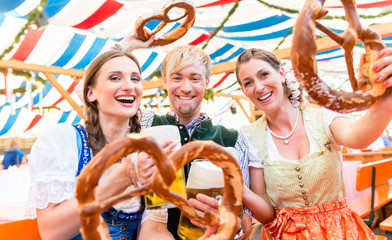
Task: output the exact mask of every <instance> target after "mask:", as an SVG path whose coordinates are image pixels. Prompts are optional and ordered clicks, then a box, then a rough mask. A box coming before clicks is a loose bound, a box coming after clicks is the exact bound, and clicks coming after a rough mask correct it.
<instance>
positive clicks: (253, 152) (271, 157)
mask: <svg viewBox="0 0 392 240" xmlns="http://www.w3.org/2000/svg"><path fill="white" fill-rule="evenodd" d="M322 114H323V118H324V125H325V130H326V133H327V136H328V139H329V140H330V141H331V142H333V143H335V144H336V140H335V138H334V136H333V135H332V132H331V129H330V128H329V126H330V125H331V123H332V121H333V120H334V119H335V118H337V117H347V118H351V119H353V117H352V114H341V113H337V112H334V111H331V110H329V109H326V108H323V109H322ZM304 123H305V129H306V134H307V136H308V139H309V144H310V152H309V154H312V153H315V152H317V151H320V150H321V146H320V145H319V144H318V143H317V141H316V140H315V139H314V138H313V137H312V135H310V131H309V129H308V127H307V126H306V122H304ZM240 134H242V135H243V137H244V139H245V141H246V142H247V144H248V158H249V167H255V168H264V165H263V163H262V161H261V159H260V157H259V154H258V152H257V149H256V148H255V146H254V145H253V143H252V141H251V138H250V134H249V130H248V126H247V125H244V126H242V127H241V129H240ZM266 144H267V149H268V154H267V161H276V160H287V159H285V158H284V157H282V156H281V154H280V153H279V151H278V149H277V147H276V145H275V142H274V140H273V138H272V135H271V131H270V129H269V128H267V131H266ZM336 145H337V146H338V144H336ZM287 161H293V160H287Z"/></svg>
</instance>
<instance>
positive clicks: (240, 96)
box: [214, 92, 248, 100]
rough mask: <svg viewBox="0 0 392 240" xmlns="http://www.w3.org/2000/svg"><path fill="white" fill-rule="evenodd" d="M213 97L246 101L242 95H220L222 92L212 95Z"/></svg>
mask: <svg viewBox="0 0 392 240" xmlns="http://www.w3.org/2000/svg"><path fill="white" fill-rule="evenodd" d="M214 95H215V96H217V97H228V98H234V99H245V100H248V98H247V97H245V96H244V95H237V94H228V93H222V92H216V93H214Z"/></svg>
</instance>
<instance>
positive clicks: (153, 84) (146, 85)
mask: <svg viewBox="0 0 392 240" xmlns="http://www.w3.org/2000/svg"><path fill="white" fill-rule="evenodd" d="M142 85H143V90H148V89H152V88H163V81H162V79H161V78H160V79H158V80H156V81H153V80H149V81H147V80H143V81H142Z"/></svg>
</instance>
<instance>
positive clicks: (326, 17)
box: [202, 0, 392, 49]
mask: <svg viewBox="0 0 392 240" xmlns="http://www.w3.org/2000/svg"><path fill="white" fill-rule="evenodd" d="M240 1H241V0H237V2H236V3H235V4H234V6H233V7H232V8H231V10H230V11H229V13H228V14H227V16H226V18H225V19H224V20H223V21H222V23H221V24H220V25H219V26H218V27H217V28H216V29H215V31H214V32H213V34H212V35H211V36H210V37H209V38H208V40H207V42H206V43H205V44H204V46H203V47H202V49H205V48H206V47H207V45H208V43H209V42H210V41H211V39H212V38H214V37H215V36H216V35H217V34H218V32H219V31H220V30H222V28H223V27H224V25H225V23H226V22H227V21H228V20H229V18H230V17H231V16H232V15H233V14H234V12H235V11H236V10H237V8H238V6H239V2H240ZM257 1H258V2H259V3H261V4H263V5H265V6H267V7H269V8H273V9H277V10H280V11H282V12H285V13H289V14H298V13H299V10H296V9H291V8H284V7H280V6H277V5H274V4H270V3H268V2H266V1H263V0H257ZM389 14H392V10H387V11H383V12H381V13H380V14H378V15H362V14H361V15H359V17H360V18H363V19H374V18H379V17H384V16H387V15H389ZM333 19H341V20H346V17H345V16H325V17H323V20H333ZM291 31H292V29H290V31H289V32H288V33H287V34H286V36H284V38H283V39H282V41H280V42H279V44H278V46H277V47H276V49H278V48H279V46H280V45H281V44H282V43H283V42H284V41H285V39H286V38H287V37H288V36H289V35H290V33H291Z"/></svg>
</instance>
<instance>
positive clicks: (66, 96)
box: [42, 72, 86, 120]
mask: <svg viewBox="0 0 392 240" xmlns="http://www.w3.org/2000/svg"><path fill="white" fill-rule="evenodd" d="M42 73H43V74H44V75H45V77H46V78H47V79H48V81H49V82H50V83H51V84H52V86H53V87H55V88H56V89H57V91H59V93H60V94H61V96H63V98H64V99H65V100H67V102H68V103H69V104H70V105H71V106H72V107H73V109H75V111H76V112H77V113H78V114H79V116H80V117H81V118H83V119H84V120H86V116H85V115H84V111H83V109H82V108H81V107H80V106H79V105H78V104H77V103H76V102H75V100H73V99H72V98H71V96H70V95H69V93H68V92H67V91H66V90H65V89H64V88H63V87H62V86H61V85H60V84H59V83H58V82H57V79H56V78H55V76H53V74H52V73H47V72H42Z"/></svg>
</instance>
